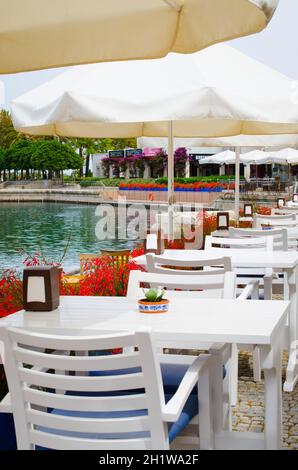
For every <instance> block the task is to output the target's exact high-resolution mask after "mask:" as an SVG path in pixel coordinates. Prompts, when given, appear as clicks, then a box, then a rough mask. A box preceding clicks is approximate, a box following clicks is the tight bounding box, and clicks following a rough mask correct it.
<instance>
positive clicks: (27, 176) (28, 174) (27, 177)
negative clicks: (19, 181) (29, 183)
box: [26, 168, 30, 180]
mask: <svg viewBox="0 0 298 470" xmlns="http://www.w3.org/2000/svg"><path fill="white" fill-rule="evenodd" d="M29 178H30V171H29V168H27V169H26V180H28V179H29Z"/></svg>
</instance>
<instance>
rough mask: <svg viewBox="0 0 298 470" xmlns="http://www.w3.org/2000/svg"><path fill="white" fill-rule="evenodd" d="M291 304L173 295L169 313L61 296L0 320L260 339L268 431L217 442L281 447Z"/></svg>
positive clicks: (165, 335) (192, 339)
mask: <svg viewBox="0 0 298 470" xmlns="http://www.w3.org/2000/svg"><path fill="white" fill-rule="evenodd" d="M288 310H289V302H284V301H274V302H273V301H253V300H251V301H235V300H221V299H216V300H210V299H187V298H183V299H182V298H179V299H178V298H177V299H174V300H172V301H171V304H170V309H169V312H168V313H165V314H159V315H148V314H140V313H139V312H138V310H137V304H136V302H134V301H131V300H128V299H126V298H117V297H62V298H61V305H60V307H59V308H58V309H57V310H55V311H53V312H48V313H47V312H40V313H39V312H24V311H20V312H18V313H15V314H13V315H10V316H8V317H6V318H3V319H2V320H0V324H1V325H7V326H15V327H25V328H30V329H34V330H38V331H40V330H44V329H45V330H46V331H47V332H57V330H59V331H60V332H64V331H65V330H66V329H71V330H76V331H79V332H80V333H82V332H83V331H87V330H88V331H90V330H96V331H100V332H109V331H127V330H132V331H134V330H137V329H140V328H151V329H152V333H153V334H154V337H155V339H156V340H157V341H158V342H160V343H161V344H162V343H163V341H168V340H170V341H171V342H175V341H177V342H178V343H179V341H181V340H183V342H184V343H185V342H188V343H189V348H190V349H192V348H194V347H195V345H196V344H199V343H206V344H207V343H210V342H211V343H224V344H233V343H242V344H250V345H251V344H253V345H258V346H259V348H260V353H261V354H260V356H261V366H262V368H263V370H264V373H265V433H264V434H262V433H233V432H230V431H226V430H224V429H223V428H222V429H217V432H216V436H215V444H216V448H232V449H234V448H258V449H262V448H263V449H264V448H266V449H278V448H280V446H281V435H282V419H281V417H282V401H281V336H282V331H283V329H284V325H285V322H286V318H287V314H288ZM0 340H1V338H0ZM4 363H5V351H4ZM217 375H218V376H219V377H221V379H220V382H221V383H222V367H218V370H217ZM215 406H218V403H216V405H215Z"/></svg>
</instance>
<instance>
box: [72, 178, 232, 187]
mask: <svg viewBox="0 0 298 470" xmlns="http://www.w3.org/2000/svg"><path fill="white" fill-rule="evenodd" d="M233 179H234V176H231V177H228V176H202V177H200V176H196V177H192V178H175V183H182V184H187V183H190V184H191V183H197V182H204V183H216V182H218V181H222V182H224V181H227V180H233ZM64 181H65V182H66V183H78V184H80V185H81V186H82V187H84V188H85V187H88V186H109V187H114V188H117V187H118V186H119V184H120V183H157V184H168V178H156V179H153V178H149V179H143V178H131V179H128V180H126V179H125V178H96V177H94V176H89V177H87V178H72V177H70V176H66V177H65V178H64Z"/></svg>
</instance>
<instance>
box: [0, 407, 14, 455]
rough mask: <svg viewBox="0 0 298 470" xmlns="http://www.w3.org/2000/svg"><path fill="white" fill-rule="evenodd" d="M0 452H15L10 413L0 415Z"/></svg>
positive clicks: (12, 422) (12, 423)
mask: <svg viewBox="0 0 298 470" xmlns="http://www.w3.org/2000/svg"><path fill="white" fill-rule="evenodd" d="M0 450H17V441H16V434H15V429H14V421H13V415H12V413H0Z"/></svg>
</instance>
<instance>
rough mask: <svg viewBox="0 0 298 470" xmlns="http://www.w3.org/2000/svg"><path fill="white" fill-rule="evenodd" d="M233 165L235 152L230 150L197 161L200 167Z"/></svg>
mask: <svg viewBox="0 0 298 470" xmlns="http://www.w3.org/2000/svg"><path fill="white" fill-rule="evenodd" d="M231 162H232V163H235V152H232V151H231V150H225V151H224V152H218V153H215V154H214V155H210V156H208V157H205V158H202V159H201V160H200V161H199V164H200V165H230V164H232V163H231Z"/></svg>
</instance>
